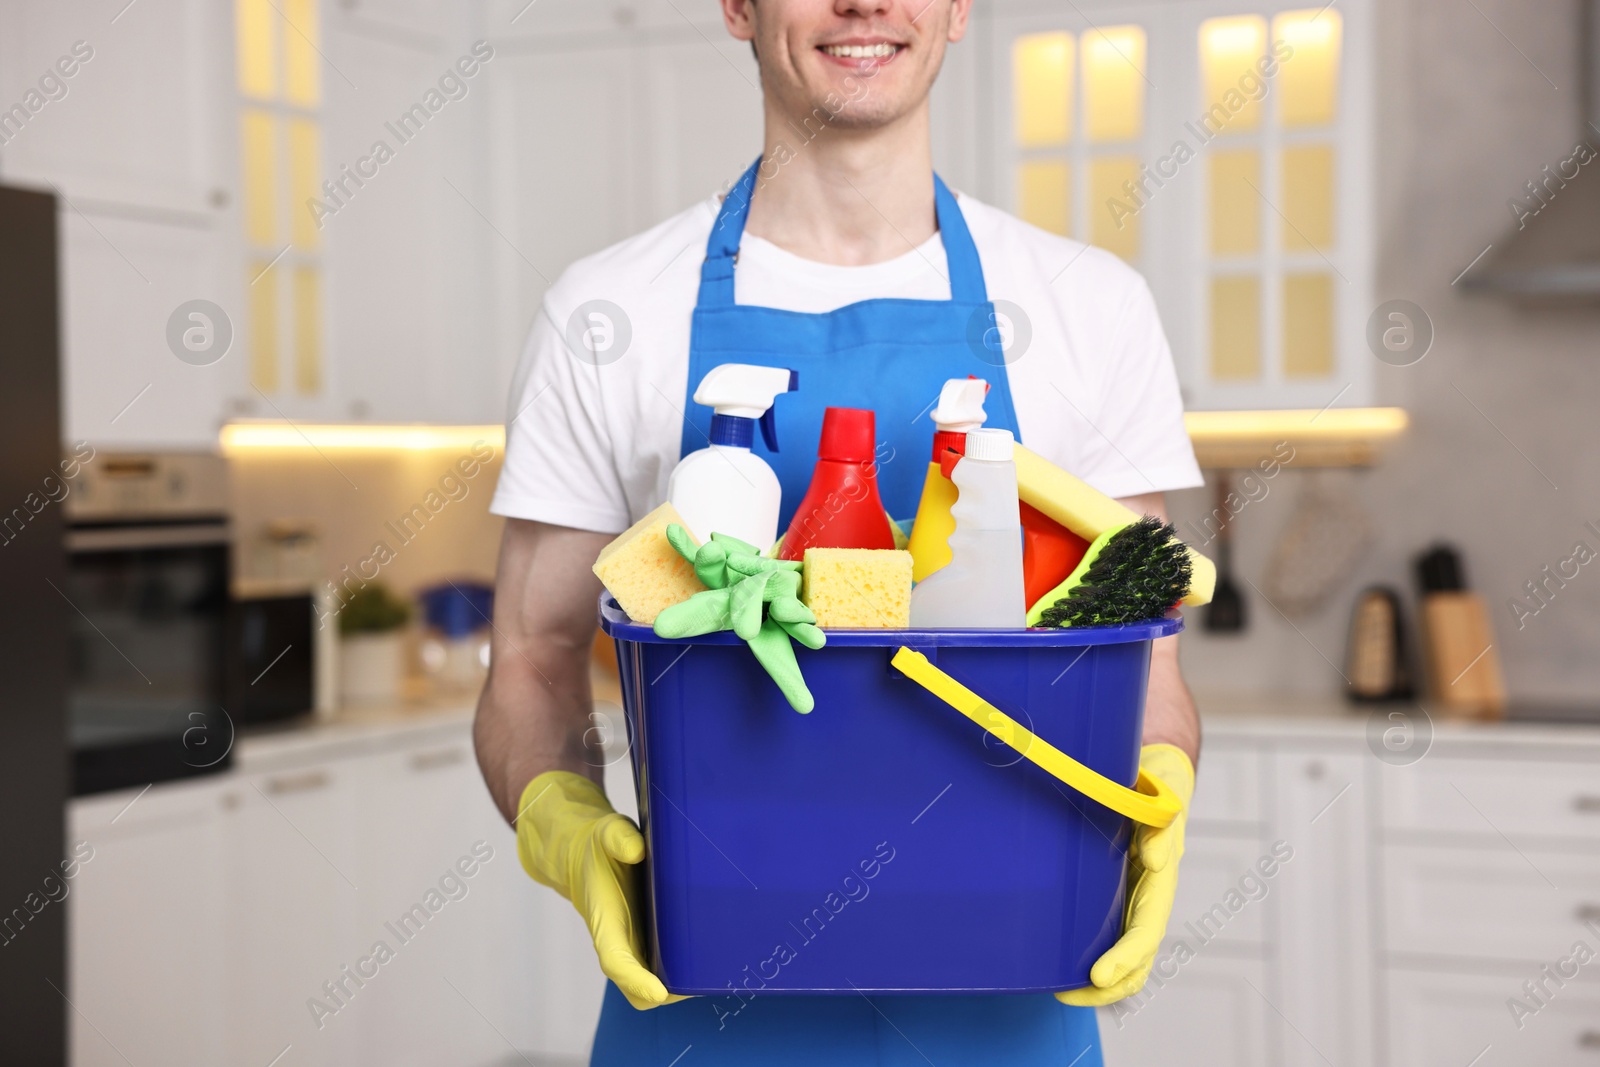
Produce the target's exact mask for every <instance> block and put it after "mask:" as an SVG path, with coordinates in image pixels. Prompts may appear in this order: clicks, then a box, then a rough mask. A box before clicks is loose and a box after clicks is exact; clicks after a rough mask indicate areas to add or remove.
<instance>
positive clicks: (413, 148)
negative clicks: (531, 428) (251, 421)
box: [258, 5, 504, 422]
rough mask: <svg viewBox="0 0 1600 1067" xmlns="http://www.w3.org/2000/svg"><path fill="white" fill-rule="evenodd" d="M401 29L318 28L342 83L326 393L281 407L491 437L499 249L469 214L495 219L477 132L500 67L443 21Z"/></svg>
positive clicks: (332, 94) (329, 122) (330, 18)
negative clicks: (482, 425)
mask: <svg viewBox="0 0 1600 1067" xmlns="http://www.w3.org/2000/svg"><path fill="white" fill-rule="evenodd" d="M328 6H329V7H330V8H331V6H332V5H328ZM389 6H397V5H389ZM409 6H414V5H409ZM403 14H405V12H403V11H396V12H389V11H385V10H375V9H372V8H371V7H368V6H364V7H363V9H362V10H359V11H333V10H329V11H328V13H327V18H326V25H327V30H328V45H327V47H328V50H329V53H330V56H331V57H332V59H333V62H334V63H335V64H337V68H338V70H339V71H340V72H341V75H342V76H332V75H330V76H329V78H328V79H327V94H328V97H327V104H326V106H325V108H324V112H323V124H324V130H325V145H324V149H323V150H324V170H325V172H326V173H327V174H328V175H329V176H330V178H331V179H332V180H334V181H335V182H337V183H340V185H341V187H342V189H343V194H342V195H341V197H340V201H334V200H332V199H331V198H330V199H328V200H327V201H325V203H326V204H328V205H329V206H330V207H331V208H333V209H334V210H333V213H332V214H327V215H324V216H323V217H322V224H321V235H322V239H323V243H324V247H325V249H326V258H325V264H326V268H325V269H326V279H327V301H328V309H329V315H328V333H327V344H328V349H327V359H326V363H327V370H328V373H327V381H326V385H325V387H324V390H323V392H322V393H321V394H320V395H318V396H314V397H297V396H293V395H286V396H284V397H283V398H280V399H278V400H277V403H278V404H279V405H280V407H281V408H282V410H283V411H284V412H285V413H287V414H289V415H290V416H294V415H295V414H297V413H299V414H303V415H305V416H307V417H314V418H319V419H328V420H334V421H348V420H351V419H355V420H363V421H365V420H370V421H377V422H411V421H429V422H494V421H498V419H499V418H500V411H501V409H502V406H503V399H504V398H503V396H501V395H500V394H501V393H502V391H503V389H504V384H503V381H502V380H501V378H500V376H499V368H498V366H497V365H496V364H495V362H494V360H493V359H492V356H491V354H490V351H489V349H488V346H487V344H486V342H485V337H486V336H487V335H488V329H489V323H488V321H487V316H488V314H489V313H488V310H487V304H486V303H485V300H486V298H487V295H488V294H487V291H486V289H485V287H484V286H483V285H482V284H481V279H483V278H484V277H485V275H486V272H487V271H488V269H489V265H488V262H487V256H488V253H489V252H490V251H491V247H490V242H493V241H494V240H496V238H495V237H494V235H493V231H492V230H486V229H485V228H484V221H483V220H482V219H481V218H480V217H479V216H478V215H477V214H475V211H477V210H484V211H487V210H488V209H489V205H488V204H487V193H486V191H485V183H484V182H483V180H482V177H481V176H482V174H483V167H482V163H483V159H484V157H485V155H486V153H487V152H488V150H489V149H488V146H487V143H486V142H487V138H486V137H485V136H484V132H483V131H484V128H485V123H486V121H487V118H488V115H489V110H490V107H491V104H490V99H491V95H492V93H493V91H494V90H493V82H494V80H495V78H496V77H497V76H498V75H499V74H500V73H501V70H500V67H501V64H502V63H503V59H502V58H501V57H499V56H498V55H493V56H491V58H490V59H489V60H488V61H487V62H480V60H479V59H478V58H476V57H474V56H473V53H472V43H471V41H470V40H468V39H464V38H460V37H458V36H457V35H456V34H455V33H453V32H452V30H453V26H452V25H450V24H448V23H447V17H446V15H445V14H444V13H442V12H438V11H436V12H434V13H433V15H432V16H431V17H432V21H433V26H432V30H431V32H423V31H421V30H419V29H417V28H416V26H415V25H410V24H406V23H402V22H399V21H397V18H398V17H399V16H401V15H403ZM413 14H415V15H417V16H418V17H419V18H420V17H421V15H422V14H423V13H421V12H413ZM411 21H412V22H415V21H416V20H415V19H413V20H411ZM463 58H465V59H467V60H469V62H467V63H466V67H467V68H468V69H471V70H473V74H472V75H471V76H470V77H466V76H463V75H462V74H461V73H460V71H459V70H457V69H456V67H455V66H454V65H455V64H456V62H457V61H458V60H462V59H463ZM346 79H348V80H346ZM441 84H442V86H443V87H442V88H441ZM357 87H359V88H357ZM430 94H431V95H430ZM430 105H431V106H432V110H430ZM363 175H365V177H363ZM258 413H259V414H266V415H271V414H273V413H272V412H270V411H261V412H258Z"/></svg>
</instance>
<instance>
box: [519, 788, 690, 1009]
mask: <svg viewBox="0 0 1600 1067" xmlns="http://www.w3.org/2000/svg"><path fill="white" fill-rule="evenodd" d="M517 858H518V859H520V860H521V861H522V869H523V870H525V871H527V872H528V874H529V876H530V877H531V878H532V879H533V880H534V881H535V882H538V883H540V884H541V885H547V886H549V887H550V888H551V889H554V890H555V891H556V892H557V893H560V894H561V895H562V896H564V897H566V898H567V899H568V900H570V901H572V904H573V906H574V907H576V908H577V909H578V914H579V915H582V916H583V920H584V922H586V923H588V924H589V935H590V936H591V937H593V938H594V950H595V954H596V955H597V956H599V957H600V970H602V971H603V972H605V976H606V977H607V978H609V979H611V980H612V981H613V982H615V983H616V985H617V988H618V989H620V990H621V991H622V995H623V996H625V997H627V998H628V1003H629V1004H632V1005H633V1006H634V1007H635V1008H638V1009H640V1010H641V1011H642V1010H644V1009H646V1008H655V1007H660V1006H661V1005H662V1004H671V1003H674V1002H675V1001H679V1000H685V999H687V998H685V997H680V996H675V995H673V994H671V993H668V992H667V987H666V986H664V985H662V984H661V979H659V978H657V977H656V976H655V975H653V974H651V973H650V971H649V969H648V968H646V967H645V965H644V963H643V962H641V961H642V959H643V956H644V948H643V944H642V940H641V937H640V931H639V924H638V922H637V916H638V899H639V892H638V874H639V872H638V870H637V868H636V867H635V864H637V863H639V862H640V861H641V860H643V859H644V835H642V834H641V833H639V828H638V827H637V826H635V825H634V824H633V820H631V819H629V818H628V817H627V816H626V815H619V814H617V812H616V811H615V810H613V809H612V807H611V804H610V802H609V801H607V800H606V795H605V793H603V792H601V790H600V787H599V786H597V785H595V784H594V783H593V782H591V781H589V779H587V778H585V777H583V776H582V775H578V774H573V773H571V772H570V771H546V772H545V773H544V774H541V775H539V777H537V778H535V779H534V780H533V781H531V782H529V783H528V787H527V788H526V789H524V790H523V791H522V800H521V803H519V804H518V805H517Z"/></svg>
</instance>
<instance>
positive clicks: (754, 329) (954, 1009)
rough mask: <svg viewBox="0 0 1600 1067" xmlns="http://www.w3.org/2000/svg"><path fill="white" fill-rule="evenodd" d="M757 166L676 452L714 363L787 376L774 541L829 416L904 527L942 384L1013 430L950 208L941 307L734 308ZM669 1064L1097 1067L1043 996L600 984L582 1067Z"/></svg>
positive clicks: (1066, 1016)
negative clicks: (843, 426) (851, 415)
mask: <svg viewBox="0 0 1600 1067" xmlns="http://www.w3.org/2000/svg"><path fill="white" fill-rule="evenodd" d="M759 163H760V161H759V160H758V161H757V164H756V166H752V167H751V168H750V169H749V170H748V171H746V172H745V174H744V176H743V177H742V178H741V179H740V180H739V183H738V184H737V185H736V186H734V188H733V189H732V190H731V191H730V192H729V194H728V196H727V199H726V200H724V202H723V205H722V210H721V212H720V213H719V214H718V216H717V222H716V225H715V226H714V227H712V230H711V239H710V240H709V241H708V242H707V245H706V259H705V263H704V265H703V266H702V267H701V269H700V297H699V306H698V307H696V308H695V312H694V322H693V330H692V332H691V334H690V341H689V380H688V396H687V397H686V399H685V402H684V411H685V412H686V416H685V419H684V427H683V439H682V452H683V454H688V453H689V452H692V451H694V450H695V449H698V448H704V447H705V446H706V442H707V441H708V439H709V438H708V435H709V432H710V426H711V411H710V410H709V409H708V408H703V407H701V406H700V405H698V404H696V403H694V397H693V394H694V389H695V386H696V385H698V384H699V382H700V379H701V378H703V377H705V375H706V372H708V371H709V370H711V369H712V368H713V367H716V366H718V365H720V364H723V363H754V364H757V365H760V366H766V367H788V368H790V369H792V370H797V371H799V373H800V390H799V392H795V393H789V394H786V395H784V396H780V397H779V398H778V400H777V403H776V415H777V427H778V445H779V451H778V452H777V453H776V454H774V453H772V452H769V451H768V450H767V449H766V448H765V447H764V445H763V443H762V442H761V441H760V440H759V438H758V440H757V441H756V442H755V450H756V452H757V454H758V455H761V456H762V458H763V459H765V460H766V461H767V462H768V463H769V464H771V466H772V469H773V470H774V471H776V472H777V475H778V481H779V483H780V484H781V485H782V486H783V510H782V515H781V518H780V519H779V524H780V525H779V530H780V532H781V531H782V530H783V529H785V528H787V526H788V523H789V519H790V518H791V517H792V516H793V514H794V510H795V508H796V507H798V506H799V503H800V500H801V498H802V497H803V496H804V495H805V491H806V487H807V486H808V485H809V484H810V482H811V471H812V467H813V466H814V465H815V463H816V456H817V444H818V441H819V440H820V437H821V431H822V413H823V409H824V408H826V407H828V406H829V405H833V406H839V407H862V408H871V409H872V410H874V411H875V412H877V435H878V448H877V461H878V488H879V493H880V494H881V495H882V497H883V503H884V507H885V508H887V509H888V511H889V513H890V514H891V515H893V516H895V517H896V518H909V517H911V516H912V515H914V514H915V513H916V509H917V501H918V498H919V497H920V495H921V493H922V483H923V479H924V477H925V476H926V473H927V469H928V460H929V458H930V456H931V454H932V449H933V431H934V426H933V420H932V419H930V418H929V417H928V413H929V411H930V410H932V407H933V405H934V403H935V402H936V401H937V399H938V397H939V390H940V389H941V388H942V387H943V386H944V383H945V382H946V381H947V380H949V379H951V378H964V377H966V376H967V375H969V374H974V375H977V376H979V377H981V378H984V379H986V380H987V381H988V382H989V385H990V389H989V396H988V399H987V400H986V401H985V404H984V408H985V410H986V411H987V412H988V420H987V422H986V425H988V426H991V427H997V428H1000V429H1006V430H1010V431H1011V432H1012V433H1016V432H1017V417H1016V409H1015V408H1014V407H1013V405H1012V402H1011V389H1010V386H1009V384H1008V383H1007V381H1006V374H1005V369H1004V367H1005V364H1004V360H1003V359H1002V358H1001V355H1000V353H999V351H998V344H997V343H996V341H995V338H996V336H997V335H996V333H995V330H994V326H995V320H994V305H993V304H991V303H990V302H989V298H988V295H987V291H986V289H985V286H984V281H983V267H982V265H981V263H980V262H979V260H978V250H977V247H976V246H975V245H974V244H973V243H972V236H971V234H969V233H968V232H967V225H966V221H965V220H964V219H963V218H962V216H961V209H960V207H959V206H958V205H957V204H956V199H955V197H954V196H953V195H952V194H951V193H950V190H949V189H947V188H945V185H944V182H942V181H940V180H939V179H938V177H935V178H934V179H933V184H934V205H935V208H936V210H937V215H938V221H939V233H940V238H941V240H942V241H943V243H944V248H945V255H946V257H947V259H948V261H949V271H950V295H951V297H952V299H951V300H949V301H941V300H865V301H862V302H860V303H856V304H851V305H849V306H847V307H843V308H839V309H838V310H836V311H832V312H829V313H827V314H824V315H811V314H805V313H801V312H794V311H780V310H778V309H776V308H763V307H740V306H738V305H737V304H735V303H734V288H733V269H734V262H735V260H736V259H737V256H738V253H739V242H740V239H741V237H742V236H743V234H744V224H745V219H746V217H747V216H748V214H749V208H750V197H751V194H752V193H753V192H754V189H755V180H756V169H757V166H759ZM686 1050H689V1051H687V1052H686ZM679 1056H682V1057H683V1058H682V1060H681V1067H701V1065H704V1064H739V1065H746V1064H762V1065H763V1067H788V1065H791V1064H792V1065H794V1067H801V1065H805V1067H812V1065H814V1064H819V1063H826V1064H829V1065H830V1067H868V1065H871V1067H891V1065H893V1067H900V1065H905V1067H925V1065H926V1064H927V1063H929V1062H932V1063H935V1064H937V1065H938V1067H969V1065H972V1067H976V1065H980V1064H981V1065H985V1067H987V1065H989V1064H995V1063H1005V1064H1020V1065H1028V1064H1039V1065H1045V1064H1049V1065H1053V1067H1067V1065H1068V1064H1071V1065H1072V1067H1101V1060H1100V1034H1099V1030H1098V1029H1097V1027H1096V1024H1095V1016H1094V1012H1093V1010H1092V1009H1089V1008H1072V1007H1068V1006H1066V1005H1064V1004H1061V1003H1060V1002H1059V1001H1057V1000H1056V999H1055V998H1054V997H1052V996H1050V995H1049V994H1029V995H1018V996H948V997H945V996H874V997H872V998H870V999H868V998H867V997H865V996H824V997H794V996H767V997H756V998H754V999H753V1000H752V1001H751V1002H750V1003H749V1004H748V1005H746V1006H745V1007H744V1008H743V1009H742V1010H740V1011H739V1012H738V1013H737V1015H732V1016H727V1015H726V1013H725V1012H719V1011H718V1010H717V1008H716V1007H715V1006H714V1001H713V1000H711V999H709V998H699V999H692V1000H686V1001H682V1002H680V1003H677V1004H671V1005H667V1006H665V1007H661V1008H656V1009H653V1010H651V1011H644V1012H641V1011H635V1010H634V1009H633V1008H632V1007H630V1006H629V1005H628V1002H627V1001H626V1000H625V999H623V997H622V994H621V993H620V992H618V990H617V988H616V987H615V986H612V985H609V984H608V985H607V988H606V999H605V1005H604V1007H603V1008H602V1010H601V1014H600V1028H599V1031H598V1033H596V1035H595V1044H594V1052H593V1058H592V1059H591V1060H590V1063H591V1064H592V1065H593V1067H623V1065H627V1067H635V1065H639V1064H659V1065H662V1067H665V1065H666V1064H670V1063H674V1062H679V1061H677V1059H676V1058H677V1057H679Z"/></svg>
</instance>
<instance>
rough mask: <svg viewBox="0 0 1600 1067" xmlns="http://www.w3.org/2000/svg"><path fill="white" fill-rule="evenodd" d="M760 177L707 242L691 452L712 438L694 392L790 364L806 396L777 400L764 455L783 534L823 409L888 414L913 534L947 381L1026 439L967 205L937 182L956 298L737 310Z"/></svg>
mask: <svg viewBox="0 0 1600 1067" xmlns="http://www.w3.org/2000/svg"><path fill="white" fill-rule="evenodd" d="M757 165H759V160H758V161H757ZM755 181H756V166H752V167H751V168H750V169H749V170H748V171H746V172H745V174H744V177H742V178H740V179H739V183H738V184H737V185H735V186H734V187H733V190H732V191H731V192H729V194H728V196H727V198H726V199H725V200H724V201H723V203H722V211H721V212H720V213H719V214H718V216H717V222H716V225H715V226H713V227H712V228H711V239H710V241H709V242H708V243H707V245H706V259H705V263H704V264H703V265H702V266H701V268H700V300H699V306H698V307H696V308H695V311H694V323H693V327H692V329H691V332H690V335H689V380H688V385H687V389H686V391H685V397H684V404H683V410H684V412H685V418H684V426H683V437H682V441H681V446H680V447H681V451H680V453H679V454H680V456H685V455H688V454H689V453H690V452H693V451H695V450H696V449H699V448H704V447H706V444H707V443H708V442H709V440H710V433H711V409H710V408H708V407H702V406H701V405H699V404H696V403H695V402H694V391H695V387H696V386H698V385H699V384H700V379H702V378H704V377H705V376H706V373H707V372H708V371H710V370H711V369H712V368H713V367H717V366H720V365H721V364H723V363H752V364H755V365H757V366H762V367H788V368H789V369H791V370H795V371H799V373H800V389H799V391H798V392H794V393H786V394H784V395H783V396H780V397H779V398H778V400H777V402H776V403H775V404H774V410H775V411H776V413H777V414H776V418H777V424H778V448H779V451H778V452H776V453H774V452H771V451H769V450H768V449H767V447H766V444H765V442H763V441H760V440H757V441H756V442H755V448H754V451H755V453H756V455H758V456H760V457H761V458H762V459H764V460H766V461H767V463H769V464H771V466H772V469H773V470H774V471H775V472H777V475H778V483H779V484H780V485H782V486H783V508H782V511H781V512H780V513H779V517H778V533H779V534H782V533H783V531H784V530H786V529H788V527H789V520H790V519H791V518H793V517H794V513H795V509H796V508H798V507H799V506H800V500H801V498H802V497H804V496H805V492H806V487H807V486H809V485H810V484H811V472H812V468H813V467H814V466H815V465H816V462H817V444H818V442H819V441H820V440H821V438H822V412H823V409H824V408H828V407H846V408H871V409H872V410H873V411H875V412H876V413H877V434H878V441H877V461H878V492H879V495H880V496H882V498H883V506H884V507H885V508H886V509H888V512H889V514H890V515H892V516H893V517H894V518H895V519H897V520H906V521H904V522H903V523H902V525H905V526H909V520H910V519H911V518H912V517H913V516H915V515H916V512H917V501H918V499H919V498H920V497H921V495H922V483H923V479H924V477H925V476H926V474H927V471H928V460H929V459H931V458H932V455H933V432H934V425H933V420H932V419H931V418H929V417H928V413H929V412H930V411H932V410H933V405H934V404H935V403H936V402H937V401H938V399H939V390H940V389H941V388H943V386H944V383H945V382H946V381H948V380H949V379H951V378H965V377H966V376H967V375H969V374H972V375H976V376H978V377H980V378H983V379H985V380H986V381H988V383H989V396H988V398H987V399H986V400H985V402H984V409H985V411H987V412H988V416H989V417H988V420H987V421H986V422H985V423H984V425H985V426H988V427H992V428H994V429H1000V430H1010V431H1011V432H1012V433H1013V434H1016V433H1017V415H1016V409H1015V408H1014V407H1013V406H1012V403H1011V387H1010V385H1009V383H1008V382H1007V381H1006V373H1005V360H1004V358H1003V357H1002V354H1001V353H1000V351H999V346H998V344H997V343H996V340H995V339H996V338H997V336H998V334H997V332H996V331H995V328H994V327H995V320H994V305H993V304H992V303H990V301H989V297H988V294H987V291H986V289H985V287H984V283H983V267H982V265H981V264H980V263H979V261H978V249H977V246H976V245H974V244H973V243H972V235H971V234H969V233H968V232H967V223H966V220H965V219H963V218H962V217H961V208H960V207H959V206H957V204H956V198H955V196H954V195H953V194H952V193H951V192H950V190H949V189H947V188H945V184H944V182H942V181H940V180H939V178H938V177H937V176H935V177H934V179H933V188H934V207H935V209H936V211H937V214H938V219H939V235H940V238H941V240H942V241H943V243H944V249H945V256H946V257H947V259H948V260H949V270H950V295H951V297H952V299H950V300H863V301H861V302H860V303H856V304H850V305H848V306H846V307H842V308H839V309H838V310H836V311H830V312H828V313H826V314H823V315H811V314H806V313H804V312H798V311H781V310H779V309H777V308H764V307H746V306H741V305H739V304H735V303H734V299H733V269H734V262H735V261H736V260H737V258H738V255H739V242H740V240H741V239H742V238H743V236H744V224H745V219H746V218H747V217H748V215H749V213H750V197H751V194H752V193H753V192H754V189H755ZM1018 439H1019V440H1020V439H1021V438H1020V435H1019V437H1018Z"/></svg>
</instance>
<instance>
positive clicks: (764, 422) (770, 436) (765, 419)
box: [760, 408, 778, 452]
mask: <svg viewBox="0 0 1600 1067" xmlns="http://www.w3.org/2000/svg"><path fill="white" fill-rule="evenodd" d="M760 423H761V439H762V440H763V441H765V442H766V443H767V451H768V452H776V451H777V450H778V417H777V415H776V413H775V412H774V411H773V410H772V409H771V408H768V409H767V410H766V411H764V412H762V413H761V419H760Z"/></svg>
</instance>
